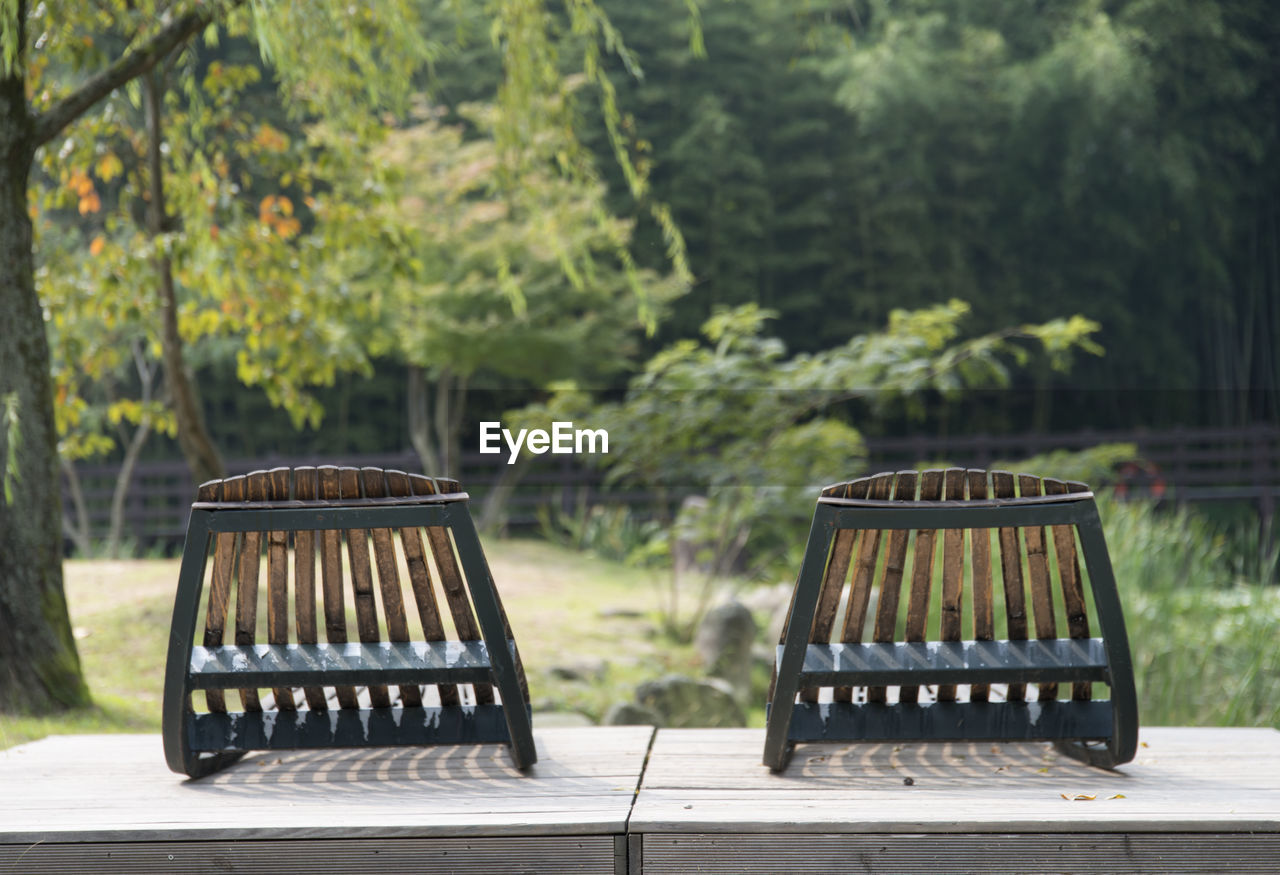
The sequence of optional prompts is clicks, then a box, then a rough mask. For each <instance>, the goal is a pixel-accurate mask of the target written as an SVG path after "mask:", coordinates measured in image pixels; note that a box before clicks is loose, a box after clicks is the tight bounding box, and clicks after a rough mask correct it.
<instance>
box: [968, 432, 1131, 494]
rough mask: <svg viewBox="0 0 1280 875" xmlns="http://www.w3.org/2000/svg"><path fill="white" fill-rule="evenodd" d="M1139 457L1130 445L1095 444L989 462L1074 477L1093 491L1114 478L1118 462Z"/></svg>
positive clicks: (1044, 474) (1000, 466)
mask: <svg viewBox="0 0 1280 875" xmlns="http://www.w3.org/2000/svg"><path fill="white" fill-rule="evenodd" d="M1139 458H1140V457H1139V455H1138V448H1137V446H1136V445H1134V444H1123V443H1122V444H1098V445H1097V446H1096V447H1089V448H1088V449H1086V450H1052V451H1050V452H1047V453H1040V454H1039V455H1036V456H1032V457H1031V458H1029V459H1020V460H1018V461H1014V462H1010V461H996V462H992V463H991V467H992V468H993V469H1003V470H1006V471H1026V472H1028V473H1030V474H1038V475H1040V476H1042V477H1054V478H1056V479H1058V480H1075V481H1077V482H1080V483H1087V484H1089V486H1091V487H1093V488H1094V490H1095V491H1096V490H1098V489H1100V488H1102V487H1103V486H1105V485H1108V484H1110V483H1112V482H1113V481H1114V480H1115V478H1116V471H1117V470H1118V469H1119V468H1120V466H1121V465H1123V464H1125V463H1127V462H1133V461H1136V460H1138V459H1139Z"/></svg>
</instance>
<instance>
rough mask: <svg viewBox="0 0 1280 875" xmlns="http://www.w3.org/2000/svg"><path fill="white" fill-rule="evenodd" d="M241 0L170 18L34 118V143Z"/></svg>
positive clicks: (39, 143)
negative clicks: (166, 22) (134, 46)
mask: <svg viewBox="0 0 1280 875" xmlns="http://www.w3.org/2000/svg"><path fill="white" fill-rule="evenodd" d="M243 2H244V0H229V2H227V3H225V4H224V3H204V4H201V5H200V6H199V7H197V8H196V9H193V10H192V11H190V12H188V13H187V14H185V15H181V16H179V17H178V18H175V19H174V20H172V21H170V22H169V23H168V24H166V25H165V26H164V27H162V28H160V30H158V31H156V32H155V33H154V34H152V35H151V36H150V37H149V38H148V39H147V40H146V41H144V42H143V43H142V44H141V45H140V46H138V47H137V48H136V49H134V50H133V51H130V52H129V53H128V54H126V55H124V56H123V57H121V58H118V59H116V61H115V62H114V63H112V64H111V65H110V66H109V67H107V68H106V69H105V70H103V71H102V72H100V73H98V74H97V75H96V76H94V77H93V78H91V79H89V80H88V81H86V82H85V83H84V84H83V85H81V86H80V87H79V88H77V89H76V90H75V91H73V92H71V93H70V94H68V95H67V96H66V97H64V98H62V99H61V100H59V101H58V102H57V103H55V104H54V105H53V106H51V107H49V108H48V109H47V110H45V111H44V112H42V113H41V114H40V115H39V116H37V117H36V119H35V144H36V145H37V146H42V145H44V144H45V143H47V142H49V141H50V140H52V139H53V138H54V137H56V136H57V135H58V133H59V132H60V131H62V129H63V128H65V127H66V126H67V125H69V124H71V123H72V122H74V121H75V120H76V119H78V118H79V117H80V116H82V115H83V114H84V113H85V112H86V111H88V109H89V108H90V107H91V106H93V105H94V104H95V103H97V102H98V101H100V100H102V99H103V98H104V97H106V96H107V95H108V94H110V93H111V92H112V91H115V90H116V89H117V88H119V87H120V86H121V85H124V84H125V83H126V82H129V81H130V80H132V79H135V78H137V77H138V76H141V75H142V74H143V73H146V72H148V71H149V70H150V69H151V68H152V67H154V66H155V65H156V63H157V62H158V61H160V60H161V59H162V58H164V57H165V56H166V55H168V54H169V53H170V52H172V51H173V50H174V49H175V48H177V47H178V46H180V45H182V44H183V43H184V42H186V41H187V40H188V39H190V38H191V37H192V36H194V35H195V34H196V33H198V32H199V31H200V30H201V29H202V28H204V27H205V26H206V25H208V24H209V23H210V22H211V21H213V20H214V19H215V18H217V17H218V16H219V15H220V14H221V13H222V12H224V11H226V10H227V9H230V8H232V7H234V6H239V5H241V4H242V3H243Z"/></svg>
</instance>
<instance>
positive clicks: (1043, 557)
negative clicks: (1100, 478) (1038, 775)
mask: <svg viewBox="0 0 1280 875" xmlns="http://www.w3.org/2000/svg"><path fill="white" fill-rule="evenodd" d="M1018 491H1019V493H1021V495H1022V497H1023V498H1028V497H1034V496H1037V495H1040V494H1041V486H1040V478H1039V477H1033V476H1031V475H1030V474H1019V475H1018ZM1023 537H1024V538H1025V539H1026V546H1027V575H1028V577H1029V578H1030V583H1031V613H1032V616H1033V617H1034V618H1035V625H1036V637H1037V638H1057V637H1058V623H1057V620H1056V619H1055V618H1054V612H1053V584H1052V582H1051V581H1050V579H1049V553H1048V550H1047V549H1046V543H1047V542H1046V539H1045V533H1044V527H1043V526H1027V527H1026V528H1025V529H1024V530H1023ZM1039 688H1040V701H1042V702H1044V701H1048V700H1050V699H1056V698H1058V685H1057V684H1040V685H1039Z"/></svg>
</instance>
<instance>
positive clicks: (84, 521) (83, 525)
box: [58, 459, 93, 556]
mask: <svg viewBox="0 0 1280 875" xmlns="http://www.w3.org/2000/svg"><path fill="white" fill-rule="evenodd" d="M58 461H59V463H60V465H61V467H62V473H63V475H64V479H65V482H66V484H67V492H68V496H67V497H68V498H70V499H71V514H70V515H68V514H67V513H66V511H65V510H64V511H63V513H62V533H63V534H64V535H65V536H66V537H68V538H70V539H71V543H72V544H73V545H74V546H75V548H76V552H77V553H79V554H80V555H81V556H88V555H89V553H90V551H91V550H92V549H93V540H92V538H91V537H90V535H89V508H88V507H87V506H86V505H85V503H84V491H83V490H82V489H81V488H80V475H79V474H77V473H76V466H75V465H73V464H72V463H71V462H70V461H69V460H67V459H59V460H58Z"/></svg>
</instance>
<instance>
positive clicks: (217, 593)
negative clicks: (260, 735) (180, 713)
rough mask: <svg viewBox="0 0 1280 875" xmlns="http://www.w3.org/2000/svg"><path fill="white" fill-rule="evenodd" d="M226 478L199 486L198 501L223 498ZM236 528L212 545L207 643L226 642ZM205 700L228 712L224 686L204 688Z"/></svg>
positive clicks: (205, 633) (206, 615)
mask: <svg viewBox="0 0 1280 875" xmlns="http://www.w3.org/2000/svg"><path fill="white" fill-rule="evenodd" d="M225 486H226V483H225V481H221V480H211V481H210V482H208V483H204V484H201V486H200V488H199V489H198V490H196V500H197V501H223V500H229V499H227V496H226V494H225V493H224V491H223V490H224V488H225ZM237 540H238V536H237V535H236V534H235V533H234V532H222V533H220V534H218V535H216V536H215V538H214V542H213V543H214V547H213V576H212V578H211V579H210V581H209V605H208V607H207V608H206V609H205V616H204V639H203V643H204V646H205V647H217V646H218V645H219V644H222V643H224V641H225V635H226V628H227V614H228V612H229V610H230V606H231V578H232V574H233V572H234V569H235V555H236V542H237ZM205 704H206V706H207V707H208V709H209V710H210V711H212V712H214V713H226V710H227V701H226V696H225V695H224V694H223V692H222V690H208V691H206V692H205Z"/></svg>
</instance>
